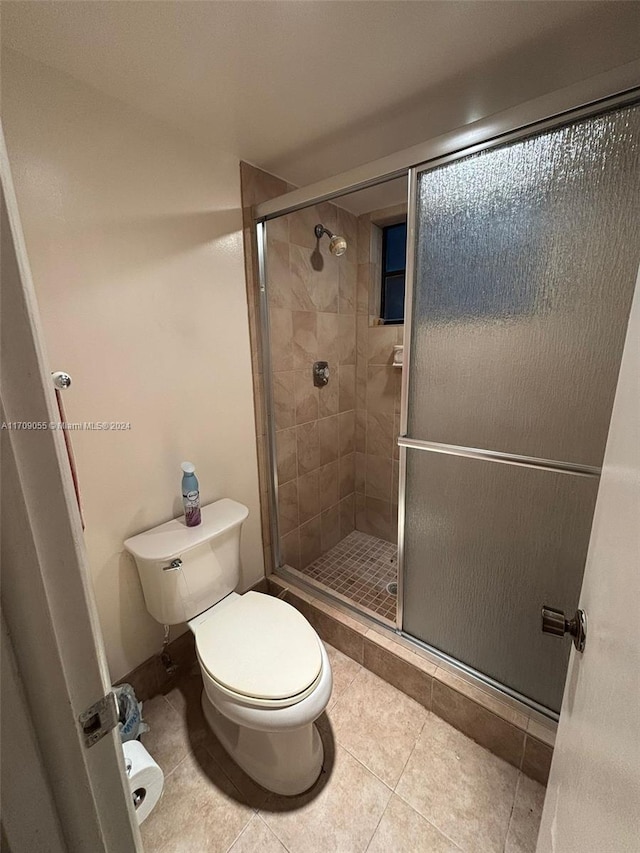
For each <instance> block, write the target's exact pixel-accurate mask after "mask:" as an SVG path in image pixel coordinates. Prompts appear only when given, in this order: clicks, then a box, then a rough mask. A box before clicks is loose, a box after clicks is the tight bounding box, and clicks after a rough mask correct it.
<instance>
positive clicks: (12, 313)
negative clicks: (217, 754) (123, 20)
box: [0, 124, 142, 853]
mask: <svg viewBox="0 0 640 853" xmlns="http://www.w3.org/2000/svg"><path fill="white" fill-rule="evenodd" d="M0 178H1V188H2V201H3V204H2V233H1V237H2V256H1V260H2V355H3V358H2V365H1V386H0V395H1V404H2V420H3V421H4V422H31V423H34V422H35V423H44V424H49V423H51V422H54V423H55V422H58V421H59V420H60V415H59V412H58V409H57V404H56V399H55V395H54V389H53V383H52V381H51V365H50V362H49V359H48V358H47V354H46V351H45V346H44V336H43V333H42V328H41V324H40V317H39V312H38V305H37V300H36V294H35V289H34V286H33V281H32V277H31V271H30V267H29V261H28V257H27V252H26V247H25V242H24V236H23V232H22V227H21V223H20V215H19V211H18V205H17V200H16V195H15V190H14V185H13V180H12V176H11V169H10V164H9V159H8V155H7V150H6V146H5V140H4V134H3V131H2V125H1V124H0ZM0 436H1V438H2V461H3V465H2V485H3V498H4V499H3V501H2V528H3V529H2V533H3V536H2V614H3V617H4V621H5V623H6V631H7V633H8V635H9V637H10V642H11V647H12V652H13V659H14V661H15V667H14V672H15V675H16V676H17V675H18V674H19V677H20V680H21V682H22V688H21V690H22V695H23V700H24V701H23V705H24V706H26V711H27V712H28V715H29V723H30V728H31V731H32V733H33V735H34V738H35V741H36V753H39V756H40V759H41V767H42V770H43V773H44V776H45V777H46V780H47V782H48V787H49V791H50V793H51V802H52V804H53V808H54V809H55V813H56V814H57V818H58V822H59V826H60V828H61V832H62V835H63V838H64V843H65V845H66V848H67V849H69V850H74V851H83V853H84V851H86V853H100V851H104V853H116V851H118V852H119V851H122V853H132V851H142V843H141V840H140V831H139V828H138V824H137V819H136V816H135V811H134V808H133V804H132V800H131V796H130V792H129V785H128V781H127V777H126V773H125V768H124V758H123V752H122V747H121V743H120V737H119V734H118V731H117V728H116V729H112V730H111V731H110V732H109V733H108V734H106V735H105V736H104V737H103V738H102V739H101V740H99V741H98V742H97V743H95V744H94V745H93V746H92V747H87V746H85V742H84V736H83V732H82V729H81V726H80V723H79V719H78V718H79V715H80V714H81V713H82V712H83V711H85V710H86V709H87V708H88V707H90V706H91V705H92V704H93V703H95V702H97V701H98V700H99V699H101V698H102V697H103V696H105V695H106V694H107V693H108V691H109V690H110V678H109V672H108V668H107V660H106V655H105V651H104V646H103V641H102V634H101V630H100V626H99V622H98V615H97V610H96V606H95V602H94V598H93V590H92V587H91V581H90V577H89V566H88V560H87V554H86V550H85V545H84V536H83V531H82V524H81V520H80V514H79V511H78V506H77V502H76V497H75V492H74V487H73V481H72V478H71V471H70V466H69V459H68V456H67V452H66V447H65V443H64V438H63V434H62V431H61V430H55V429H49V428H45V429H41V430H29V429H3V430H2V431H1V432H0ZM6 671H7V670H6V669H5V672H6ZM14 694H15V691H14ZM4 757H5V756H4V755H3V758H4ZM3 769H5V770H6V772H10V767H7V768H3ZM4 805H5V803H4V802H3V806H4ZM18 807H20V803H18V804H16V803H14V808H18ZM21 808H22V809H23V812H22V814H18V815H16V814H15V813H14V814H13V815H12V818H13V821H14V824H15V822H16V821H28V822H30V823H31V824H32V825H33V827H34V828H38V827H39V821H40V819H41V818H42V821H43V822H42V826H41V827H40V828H41V830H42V832H43V833H46V826H47V824H46V823H45V822H44V816H41V815H40V814H39V813H38V810H37V809H34V808H33V803H32V802H31V801H29V800H27V801H26V802H24V803H22V804H21ZM49 825H50V822H49ZM8 831H9V822H8V821H6V822H5V821H3V832H5V833H7V832H8ZM41 839H42V843H43V845H45V846H43V849H48V848H46V844H47V837H46V835H44V837H43V836H41ZM7 841H8V843H9V845H11V841H12V839H11V838H10V837H7ZM52 849H54V848H53V847H52Z"/></svg>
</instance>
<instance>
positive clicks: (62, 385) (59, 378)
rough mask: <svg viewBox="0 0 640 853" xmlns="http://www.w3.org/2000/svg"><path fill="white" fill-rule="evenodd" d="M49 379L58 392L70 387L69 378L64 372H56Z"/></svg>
mask: <svg viewBox="0 0 640 853" xmlns="http://www.w3.org/2000/svg"><path fill="white" fill-rule="evenodd" d="M51 378H52V379H53V384H54V386H55V388H56V389H57V390H58V391H64V390H65V389H67V388H68V387H69V386H70V385H71V377H70V376H69V374H68V373H65V371H64V370H56V371H55V372H54V373H52V374H51Z"/></svg>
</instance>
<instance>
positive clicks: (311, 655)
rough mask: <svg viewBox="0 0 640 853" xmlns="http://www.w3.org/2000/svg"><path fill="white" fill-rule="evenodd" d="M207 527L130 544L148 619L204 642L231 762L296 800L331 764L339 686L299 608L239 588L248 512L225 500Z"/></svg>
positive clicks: (209, 685)
mask: <svg viewBox="0 0 640 853" xmlns="http://www.w3.org/2000/svg"><path fill="white" fill-rule="evenodd" d="M201 514H202V523H201V524H200V525H199V526H198V527H187V526H186V524H185V522H184V518H178V519H174V520H173V521H168V522H167V523H166V524H161V525H160V526H159V527H154V528H153V529H151V530H148V531H146V532H145V533H140V534H139V535H137V536H133V537H131V538H130V539H127V540H126V542H125V543H124V546H125V548H126V549H127V551H129V553H131V554H132V555H133V557H134V558H135V561H136V565H137V567H138V573H139V575H140V580H141V582H142V589H143V591H144V598H145V603H146V606H147V610H148V611H149V613H150V614H151V615H152V616H153V617H154V619H157V621H158V622H161V623H162V624H165V625H176V624H179V623H182V622H187V623H188V625H189V628H190V629H191V630H192V631H193V633H194V635H195V642H196V653H197V656H198V661H199V663H200V669H201V671H202V680H203V683H204V690H203V692H202V710H203V712H204V716H205V719H206V721H207V723H208V725H209V727H210V728H211V730H212V731H213V733H214V734H215V735H216V737H217V738H218V739H219V740H220V742H221V744H222V745H223V747H224V748H225V750H226V751H227V752H228V754H229V755H230V756H231V758H232V759H233V760H234V761H235V762H236V763H237V764H238V765H239V766H240V767H241V768H242V769H243V770H244V771H245V772H246V773H247V774H248V775H249V776H251V778H252V779H254V780H255V781H256V782H257V783H258V784H259V785H262V787H263V788H266V789H267V790H269V791H273V792H275V793H277V794H284V795H287V796H293V795H295V794H300V793H302V792H303V791H306V790H307V789H308V788H310V787H311V786H312V785H313V783H314V782H315V781H316V779H317V778H318V776H319V775H320V771H321V769H322V762H323V758H324V754H323V746H322V741H321V739H320V735H319V734H318V730H317V727H316V726H315V724H314V721H315V720H316V719H317V718H318V717H319V716H320V714H322V712H323V711H324V710H325V708H326V707H327V704H328V702H329V699H330V697H331V689H332V685H333V679H332V675H331V666H330V664H329V659H328V657H327V652H326V650H325V648H324V646H323V644H322V641H321V640H320V637H319V636H318V635H317V633H316V632H315V630H314V629H313V628H312V626H311V625H310V624H309V622H307V620H306V619H305V618H304V616H302V614H301V613H299V612H298V611H297V610H296V609H295V608H294V607H292V606H291V605H290V604H287V603H286V602H284V601H281V600H280V599H279V598H274V597H272V596H270V595H263V594H262V593H259V592H246V593H244V595H239V594H238V593H236V592H235V588H236V586H237V585H238V582H239V580H240V531H241V528H242V524H243V522H244V521H245V519H246V518H247V516H248V515H249V510H248V509H247V507H246V506H243V505H242V504H240V503H237V502H236V501H233V500H231V499H229V498H223V499H222V500H219V501H216V502H215V503H212V504H209V505H208V506H205V507H202V511H201Z"/></svg>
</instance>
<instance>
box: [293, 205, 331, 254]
mask: <svg viewBox="0 0 640 853" xmlns="http://www.w3.org/2000/svg"><path fill="white" fill-rule="evenodd" d="M316 225H324V227H325V228H328V229H329V231H333V232H337V230H338V211H337V208H336V207H335V206H334V205H333V204H329V203H327V202H321V203H320V204H315V205H313V206H312V207H306V208H303V209H302V210H297V211H296V212H295V213H290V214H289V239H290V240H291V242H292V243H297V245H298V246H305V247H307V248H309V249H315V248H316V246H317V243H318V238H317V237H316V235H315V230H314V229H315V227H316ZM327 239H328V238H327V237H323V238H322V240H323V242H325V241H327ZM327 244H328V243H327Z"/></svg>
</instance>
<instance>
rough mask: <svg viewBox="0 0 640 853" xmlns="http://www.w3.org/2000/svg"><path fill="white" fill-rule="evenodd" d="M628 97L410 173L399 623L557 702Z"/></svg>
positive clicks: (595, 436) (599, 430)
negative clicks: (558, 630) (548, 610)
mask: <svg viewBox="0 0 640 853" xmlns="http://www.w3.org/2000/svg"><path fill="white" fill-rule="evenodd" d="M639 112H640V111H639V108H638V107H637V106H635V105H634V106H631V107H626V108H624V109H619V110H616V111H613V112H609V113H605V114H602V115H598V116H595V117H592V118H589V119H586V120H584V121H580V122H578V123H575V124H572V125H568V126H564V127H559V128H556V129H554V130H551V131H547V132H545V133H542V134H539V135H537V136H532V137H529V138H526V139H524V140H521V141H517V142H514V143H511V144H508V145H503V146H501V147H496V148H492V149H489V150H486V151H483V152H481V153H478V154H473V155H470V156H467V157H464V158H462V159H458V160H455V161H453V162H450V163H447V164H445V165H441V166H437V167H435V168H433V167H428V168H425V169H423V170H418V173H417V177H416V181H417V185H416V196H415V197H416V199H417V213H416V238H415V256H414V261H415V281H414V292H413V306H412V328H411V347H410V365H409V377H408V394H407V400H408V408H407V412H406V423H407V430H406V434H407V440H406V441H405V445H408V446H405V447H404V448H403V450H402V452H403V454H405V470H406V481H405V518H404V557H403V571H404V574H403V625H402V627H403V630H404V631H405V632H406V633H407V634H410V635H412V636H415V637H417V638H419V639H420V640H422V641H424V642H425V643H427V644H428V645H430V646H432V647H433V648H435V649H437V650H438V651H440V652H442V653H444V654H446V655H448V656H450V657H452V658H455V659H456V660H458V661H460V662H462V663H464V664H466V665H467V666H468V667H470V668H471V669H473V670H475V671H477V672H478V673H480V674H481V675H484V676H487V677H489V678H490V679H493V680H494V681H496V682H498V683H500V684H502V685H504V686H505V687H507V688H508V689H510V690H511V691H514V692H516V693H518V694H520V695H522V696H524V697H526V698H528V699H529V700H532V701H533V702H535V703H538V704H540V705H542V706H544V707H547V708H549V709H552V710H555V711H557V710H559V707H560V701H561V698H562V690H563V684H564V678H565V673H566V666H567V661H568V656H569V648H570V646H569V643H567V642H563V641H561V640H558V639H556V638H554V637H549V636H547V635H543V634H542V633H541V630H540V608H541V607H542V605H543V604H547V605H550V606H552V607H557V608H560V609H564V610H565V612H567V613H568V614H571V615H572V614H573V612H574V611H575V608H576V606H577V602H578V597H579V592H580V586H581V582H582V574H583V569H584V559H585V555H586V549H587V545H588V539H589V530H590V526H591V520H592V515H593V508H594V503H595V497H596V491H597V487H598V470H599V466H600V465H601V462H602V458H603V454H604V447H605V441H606V436H607V430H608V425H609V419H610V416H611V408H612V404H613V396H614V392H615V386H616V379H617V374H618V369H619V364H620V358H621V353H622V346H623V342H624V335H625V331H626V325H627V320H628V313H629V308H630V305H631V298H632V294H633V286H634V282H635V277H636V274H637V270H638V262H639V260H640V230H639V225H638V215H639V212H640V211H639V205H640V184H639V173H640V132H639V131H640V121H639Z"/></svg>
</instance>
